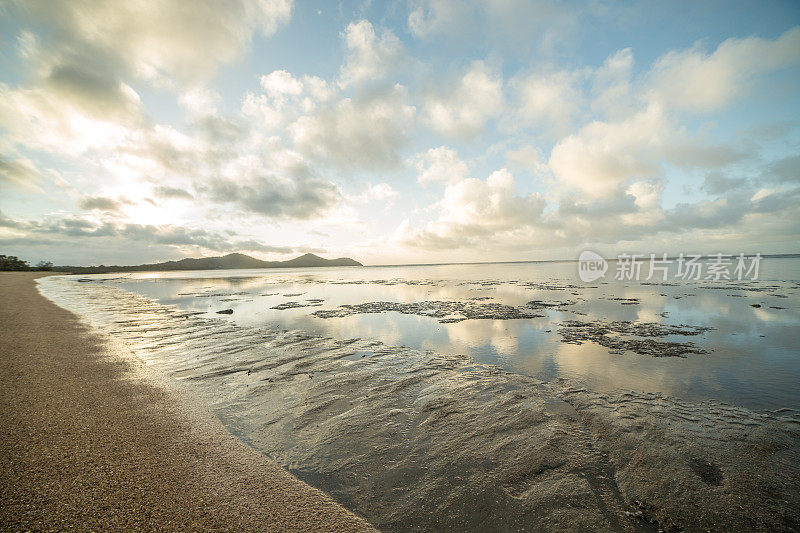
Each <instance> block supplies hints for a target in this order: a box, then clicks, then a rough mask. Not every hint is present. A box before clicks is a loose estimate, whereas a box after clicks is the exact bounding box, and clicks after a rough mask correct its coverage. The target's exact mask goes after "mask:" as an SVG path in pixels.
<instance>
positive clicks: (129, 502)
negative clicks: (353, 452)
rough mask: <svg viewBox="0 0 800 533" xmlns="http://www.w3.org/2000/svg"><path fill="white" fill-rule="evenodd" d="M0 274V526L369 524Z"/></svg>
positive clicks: (28, 283) (24, 284)
mask: <svg viewBox="0 0 800 533" xmlns="http://www.w3.org/2000/svg"><path fill="white" fill-rule="evenodd" d="M42 275H44V274H42V273H26V272H21V273H16V272H15V273H9V272H3V273H2V274H0V292H1V293H2V294H3V295H4V300H5V302H4V305H3V307H2V309H0V324H2V327H0V354H1V355H0V357H2V362H0V379H1V380H2V386H1V387H0V427H1V428H2V434H1V435H0V529H5V530H15V531H16V530H37V531H41V530H84V531H88V530H122V529H138V530H143V529H146V530H160V531H178V530H180V531H186V530H215V531H230V530H236V531H373V530H374V529H373V528H372V527H371V526H370V525H369V524H368V523H367V522H366V521H364V520H363V519H361V518H359V517H357V516H355V515H354V514H352V513H351V512H349V511H347V510H345V509H344V508H343V507H341V506H340V505H338V504H337V503H336V502H334V501H333V500H332V499H331V498H329V497H328V496H327V495H325V494H324V493H323V492H321V491H319V490H316V489H314V488H312V487H310V486H308V485H306V484H304V483H303V482H301V481H299V480H298V479H296V478H295V477H293V476H292V475H291V474H289V473H288V472H286V471H285V470H283V469H282V468H280V467H279V466H278V465H277V464H275V463H274V462H272V461H270V460H269V459H267V458H266V457H264V456H263V455H261V454H260V453H258V452H256V451H255V450H253V449H251V448H249V447H248V446H246V445H245V444H244V443H242V442H241V441H239V440H238V439H236V438H235V437H233V436H232V435H231V434H230V433H228V432H227V431H226V430H225V429H224V428H223V426H222V425H221V423H220V422H219V421H218V420H217V419H216V418H215V417H214V416H213V415H211V414H210V412H208V411H207V410H206V409H205V408H204V407H203V406H200V405H187V402H186V398H184V397H183V396H182V395H181V394H180V393H177V392H174V391H171V390H169V389H167V388H166V387H164V386H161V385H160V384H159V382H158V380H157V379H150V378H149V377H148V373H149V371H148V370H147V369H146V368H145V367H144V365H143V364H142V363H140V362H138V360H136V359H134V358H133V356H132V355H131V354H130V353H129V352H126V350H125V349H124V348H123V347H122V346H120V345H119V344H115V343H114V342H113V341H111V340H110V339H108V338H106V337H104V336H101V335H99V334H97V333H95V332H93V331H91V330H90V329H89V328H88V327H86V326H85V325H83V324H82V323H81V322H79V320H78V319H77V317H76V316H75V315H73V314H72V313H70V312H68V311H66V310H64V309H61V308H59V307H57V306H56V305H55V304H53V303H51V302H50V301H48V300H47V299H45V298H44V297H42V296H41V295H40V294H39V293H38V292H37V290H36V286H35V281H34V280H35V278H36V277H39V276H42Z"/></svg>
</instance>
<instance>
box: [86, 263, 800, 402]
mask: <svg viewBox="0 0 800 533" xmlns="http://www.w3.org/2000/svg"><path fill="white" fill-rule="evenodd" d="M575 268H576V267H575V264H574V263H524V264H495V265H440V266H414V267H373V268H357V269H353V268H346V269H319V270H312V271H304V272H298V271H291V270H283V271H214V272H171V273H159V274H156V273H138V274H133V275H130V276H128V277H126V278H125V279H118V280H113V281H110V282H108V283H112V284H113V285H115V286H118V287H120V288H122V289H124V290H127V291H132V292H136V293H138V294H142V295H145V296H148V297H150V298H153V299H155V300H156V301H158V302H160V303H163V304H167V305H174V306H176V307H178V308H180V309H183V310H186V311H194V312H205V313H208V316H220V315H216V314H215V311H219V310H222V309H232V310H233V311H234V312H233V314H232V315H230V316H229V317H227V318H226V320H230V321H231V322H232V323H234V324H238V325H244V326H257V327H267V328H278V329H297V330H301V331H304V332H308V333H312V334H320V335H324V336H331V337H334V338H337V339H349V338H363V339H374V340H379V341H381V342H383V343H384V344H387V345H401V346H408V347H411V348H415V349H419V350H432V351H436V352H439V353H446V354H465V355H467V356H468V357H469V358H471V359H472V360H474V361H476V362H480V363H489V364H493V365H498V366H500V367H502V368H503V369H506V370H510V371H513V372H517V373H521V374H525V375H528V376H532V377H535V378H538V379H542V380H552V379H554V378H558V377H562V378H568V379H570V380H572V381H575V382H576V383H580V384H581V385H583V386H586V387H589V388H591V389H592V390H596V391H611V390H618V389H622V390H634V391H643V392H660V393H664V394H669V395H673V396H677V397H680V398H683V399H687V400H702V399H709V398H715V399H720V400H724V401H727V402H730V403H733V404H736V405H741V406H745V407H748V408H752V409H777V408H782V407H788V408H793V409H800V394H798V393H797V391H798V390H800V335H797V331H798V326H799V325H800V306H798V303H800V296H798V294H799V293H800V282H799V281H797V280H798V279H800V259H766V260H764V261H763V262H762V268H761V276H760V280H758V281H741V282H738V281H724V280H722V281H717V282H711V281H690V282H681V281H675V280H674V279H669V280H668V282H667V284H664V283H657V282H656V283H655V284H649V283H648V282H645V283H638V282H635V281H627V282H619V281H615V280H613V279H610V280H607V281H605V282H601V283H594V284H591V283H589V284H587V283H582V282H580V281H579V280H578V279H577V276H576V273H575V272H574V269H575ZM96 277H100V278H103V277H104V276H96ZM105 277H108V276H105ZM608 277H610V276H607V278H608ZM532 300H538V301H541V302H544V303H545V304H552V305H554V306H550V305H547V306H545V307H539V308H536V309H525V311H526V312H528V313H530V314H535V315H539V316H538V317H534V318H524V319H511V320H497V319H472V320H464V321H460V322H455V323H442V322H441V318H437V317H430V316H424V315H420V314H403V313H400V312H397V311H389V312H354V313H353V314H349V315H347V316H341V317H333V318H320V317H319V316H315V314H314V313H317V314H322V313H320V312H323V313H324V312H325V311H330V310H334V311H335V310H337V309H338V308H339V306H341V305H359V304H365V303H370V302H399V303H403V304H410V303H415V302H459V303H467V304H471V305H477V306H481V305H491V304H503V305H507V306H513V307H518V306H524V305H525V304H526V303H527V302H530V301H532ZM287 304H288V305H287ZM294 305H302V306H304V307H291V306H294ZM555 305H559V306H555ZM753 305H759V306H760V307H753ZM276 307H278V309H276ZM282 307H288V308H282ZM369 310H373V311H375V310H380V308H377V309H376V308H375V307H374V306H373V308H372V309H366V310H365V311H369ZM424 311H425V310H423V312H424ZM427 312H430V311H427ZM568 321H579V322H583V323H588V324H595V325H597V324H598V323H600V325H601V326H602V325H603V324H607V323H609V322H613V321H631V322H636V323H658V324H665V325H689V326H695V327H702V328H709V329H708V330H707V331H704V332H702V333H701V334H698V335H693V336H684V335H667V336H664V337H661V336H658V337H651V338H650V339H649V341H648V342H650V344H651V345H652V341H661V342H664V341H667V342H672V343H681V344H686V343H690V344H692V345H695V346H696V347H697V348H699V351H702V352H707V353H700V354H696V353H686V354H682V353H679V354H678V355H685V357H653V356H652V353H653V352H656V353H657V352H658V351H659V347H658V346H657V345H656V346H654V350H649V351H648V350H645V353H651V355H643V354H642V353H636V352H634V351H629V350H622V351H621V352H620V351H619V350H613V349H610V348H609V347H607V346H603V345H601V344H599V343H598V342H596V340H595V341H593V340H591V339H587V340H586V341H585V342H581V343H580V344H577V343H567V342H564V341H565V335H564V333H565V331H564V327H563V324H564V323H567V322H568ZM584 329H585V328H584ZM585 333H586V332H585ZM612 335H613V332H612ZM573 337H574V336H573ZM645 340H647V339H645ZM640 351H641V350H640ZM660 351H661V352H662V353H663V354H664V355H667V354H668V353H670V350H667V349H661V350H660ZM680 351H681V350H678V352H680Z"/></svg>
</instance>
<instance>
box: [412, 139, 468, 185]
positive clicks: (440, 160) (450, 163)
mask: <svg viewBox="0 0 800 533" xmlns="http://www.w3.org/2000/svg"><path fill="white" fill-rule="evenodd" d="M412 163H413V165H414V167H415V168H416V169H417V172H418V175H417V181H419V182H420V183H429V182H436V181H441V182H445V183H448V182H454V181H459V180H462V179H464V178H465V177H466V176H467V164H466V163H464V162H463V161H461V159H459V158H458V154H457V153H456V152H455V150H451V149H450V148H447V147H445V146H440V147H439V148H431V149H429V150H428V151H427V152H425V153H422V154H418V155H417V156H416V157H414V158H413V160H412Z"/></svg>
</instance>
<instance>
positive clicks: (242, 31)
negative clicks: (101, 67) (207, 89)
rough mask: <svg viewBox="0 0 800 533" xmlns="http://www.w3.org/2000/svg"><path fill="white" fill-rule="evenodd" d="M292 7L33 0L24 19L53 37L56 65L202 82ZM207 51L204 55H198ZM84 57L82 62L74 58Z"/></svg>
mask: <svg viewBox="0 0 800 533" xmlns="http://www.w3.org/2000/svg"><path fill="white" fill-rule="evenodd" d="M291 11H292V1H291V0H234V1H231V2H225V3H218V2H214V1H211V0H199V1H197V2H192V3H191V4H187V3H186V2H183V1H181V0H166V1H161V2H117V1H115V0H96V1H92V2H72V1H69V0H62V1H51V0H31V1H25V2H20V5H19V12H20V13H21V14H22V15H23V16H24V17H25V18H26V20H27V21H29V22H30V23H32V24H35V25H41V26H44V27H47V28H49V29H50V30H51V31H49V32H47V33H45V35H47V36H48V38H49V39H52V40H53V42H52V45H51V46H49V47H48V48H47V50H48V51H49V53H53V52H55V60H56V61H57V62H65V61H67V60H68V59H71V61H70V62H71V63H74V64H81V62H80V61H79V62H77V63H76V62H75V61H74V60H75V59H78V57H80V58H85V59H86V60H88V61H89V62H90V63H93V64H97V63H98V62H101V61H102V62H104V63H105V64H106V65H107V66H108V67H109V68H110V69H113V70H116V71H118V70H119V69H120V68H124V69H125V70H127V71H128V73H130V74H133V75H134V76H137V77H140V78H144V79H149V80H154V79H158V78H161V77H166V78H169V79H175V80H178V81H179V82H190V83H193V82H197V81H199V80H204V79H207V78H208V77H210V76H211V75H212V74H214V72H215V71H216V69H217V67H218V66H219V65H220V64H223V63H227V62H230V61H233V60H236V59H238V58H239V57H240V56H241V55H242V54H243V53H244V51H245V49H246V47H247V46H248V45H249V43H250V41H251V39H252V37H253V35H254V34H255V33H256V32H258V33H261V34H263V35H270V34H272V33H274V32H275V31H276V30H277V29H278V27H279V26H281V25H283V24H285V23H286V22H288V20H289V18H290V16H291ZM200 50H202V53H198V51H200ZM76 56H78V57H76Z"/></svg>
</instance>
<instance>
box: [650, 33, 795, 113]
mask: <svg viewBox="0 0 800 533" xmlns="http://www.w3.org/2000/svg"><path fill="white" fill-rule="evenodd" d="M798 62H800V28H792V29H791V30H788V31H787V32H786V33H784V34H783V35H781V36H780V37H779V38H778V39H776V40H768V39H761V38H759V37H748V38H746V39H728V40H726V41H724V42H723V43H722V44H720V45H719V46H718V47H717V49H716V50H715V51H714V52H713V53H711V54H708V53H706V52H704V51H703V50H702V48H701V46H700V45H699V44H698V45H695V46H694V47H693V48H692V49H690V50H685V51H681V52H669V53H667V54H666V55H664V56H663V57H661V58H660V59H659V60H658V61H656V63H655V64H654V65H653V69H652V71H651V73H650V98H651V99H653V100H655V101H658V102H662V103H663V104H665V105H668V106H671V107H674V108H678V109H688V110H692V111H699V112H703V111H715V110H717V109H720V108H722V107H724V106H726V105H728V104H729V103H730V102H731V101H733V99H735V98H737V97H740V96H742V95H743V94H745V93H746V92H747V90H748V89H749V88H750V86H751V85H752V83H753V81H754V79H755V78H756V76H758V75H760V74H763V73H766V72H770V71H773V70H777V69H780V68H783V67H786V66H788V65H792V64H796V63H798Z"/></svg>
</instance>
